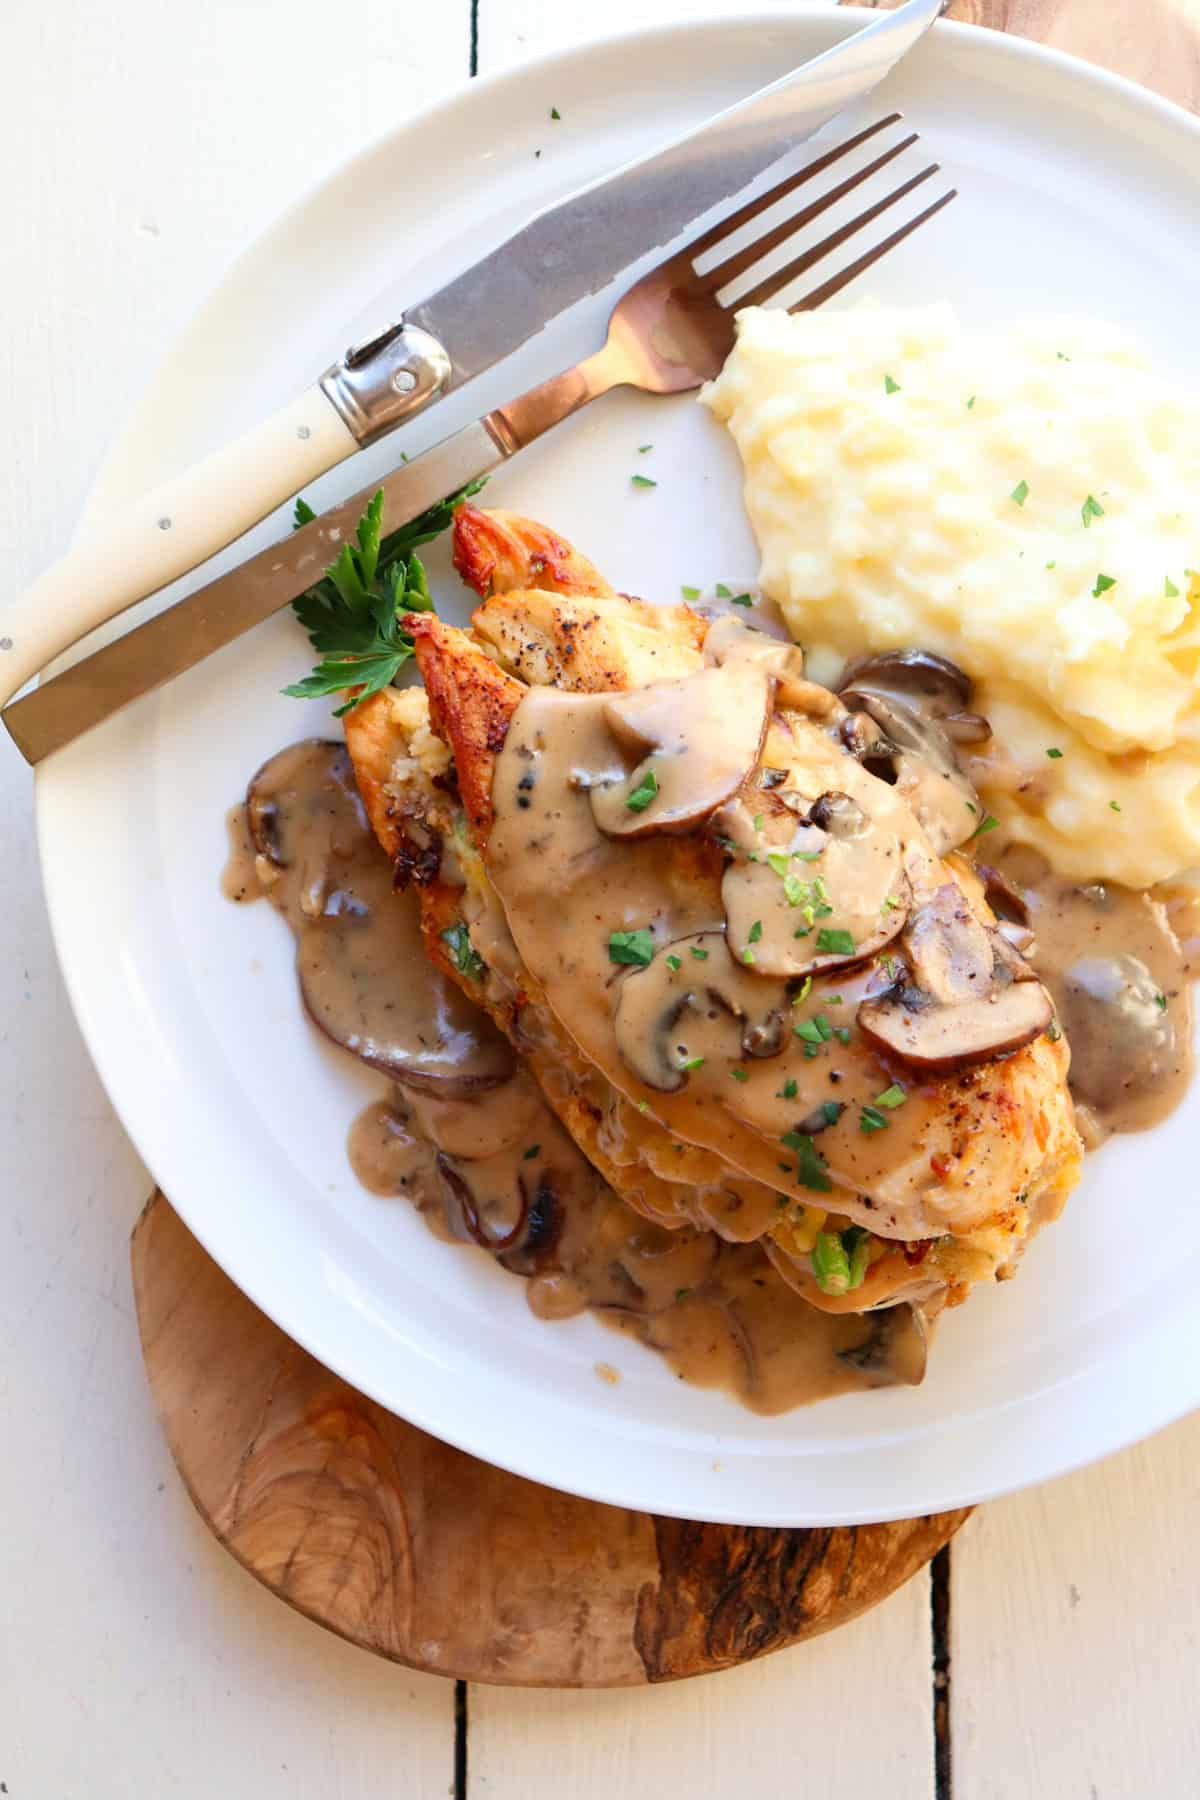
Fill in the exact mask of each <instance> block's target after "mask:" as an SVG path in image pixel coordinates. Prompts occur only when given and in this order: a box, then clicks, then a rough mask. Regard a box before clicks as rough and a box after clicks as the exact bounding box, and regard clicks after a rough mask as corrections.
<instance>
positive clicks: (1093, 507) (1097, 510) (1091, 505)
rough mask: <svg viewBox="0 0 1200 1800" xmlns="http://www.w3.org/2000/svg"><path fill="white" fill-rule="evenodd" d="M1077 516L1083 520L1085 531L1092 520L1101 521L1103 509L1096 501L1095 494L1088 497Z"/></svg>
mask: <svg viewBox="0 0 1200 1800" xmlns="http://www.w3.org/2000/svg"><path fill="white" fill-rule="evenodd" d="M1079 515H1080V517H1081V518H1082V520H1083V526H1084V530H1085V531H1086V530H1087V528H1088V526H1089V525H1090V524H1091V522H1092V520H1093V519H1102V518H1103V517H1104V508H1103V507H1102V506H1101V504H1100V502H1099V501H1098V500H1097V498H1096V496H1095V494H1089V495H1088V497H1087V499H1086V500H1085V501H1084V503H1083V505H1082V506H1081V507H1080V509H1079Z"/></svg>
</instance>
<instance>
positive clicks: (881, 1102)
mask: <svg viewBox="0 0 1200 1800" xmlns="http://www.w3.org/2000/svg"><path fill="white" fill-rule="evenodd" d="M907 1099H908V1095H907V1094H906V1093H905V1091H904V1089H903V1088H902V1087H901V1086H900V1083H899V1082H898V1081H893V1083H892V1085H891V1087H886V1088H884V1090H883V1092H882V1094H876V1096H875V1104H876V1106H886V1107H887V1109H888V1111H889V1112H894V1111H895V1109H896V1107H898V1106H903V1105H904V1102H905V1101H906V1100H907Z"/></svg>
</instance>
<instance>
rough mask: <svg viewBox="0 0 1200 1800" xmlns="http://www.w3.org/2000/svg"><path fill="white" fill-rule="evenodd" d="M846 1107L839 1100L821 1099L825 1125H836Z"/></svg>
mask: <svg viewBox="0 0 1200 1800" xmlns="http://www.w3.org/2000/svg"><path fill="white" fill-rule="evenodd" d="M845 1110H846V1108H845V1106H844V1105H843V1104H842V1102H841V1101H840V1100H822V1102H821V1111H822V1112H823V1113H824V1114H825V1123H826V1124H827V1125H836V1124H837V1122H838V1120H839V1119H840V1118H841V1116H842V1114H843V1113H844V1112H845Z"/></svg>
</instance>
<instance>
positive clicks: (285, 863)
mask: <svg viewBox="0 0 1200 1800" xmlns="http://www.w3.org/2000/svg"><path fill="white" fill-rule="evenodd" d="M229 829H230V841H231V856H230V860H229V864H228V865H227V868H226V871H225V877H224V880H223V883H222V886H223V890H224V892H225V893H226V895H228V896H229V897H230V898H231V899H235V900H239V901H243V902H244V901H246V900H250V899H257V898H258V896H259V895H260V894H264V893H265V894H266V895H267V897H268V898H269V900H270V901H271V904H272V905H273V906H274V907H275V908H276V909H277V910H278V911H279V912H281V913H282V914H283V916H284V918H285V919H286V920H287V922H288V924H289V925H290V926H291V928H292V932H293V935H294V936H295V939H296V973H297V976H298V977H299V981H300V993H301V997H302V999H303V1001H304V1006H305V1010H306V1011H307V1012H308V1015H309V1017H310V1018H311V1019H312V1021H313V1023H314V1025H316V1026H317V1027H318V1028H319V1029H320V1030H321V1031H323V1032H324V1033H325V1034H326V1036H327V1037H330V1038H332V1039H333V1041H334V1043H336V1044H341V1045H342V1046H343V1048H344V1049H347V1050H349V1051H351V1052H352V1053H353V1054H354V1055H355V1056H358V1057H360V1058H361V1059H362V1061H363V1062H366V1063H370V1065H371V1067H372V1068H376V1069H379V1070H380V1071H381V1072H382V1073H383V1074H385V1075H393V1076H395V1075H399V1074H403V1075H404V1077H405V1079H406V1080H408V1081H410V1082H414V1081H422V1082H429V1083H441V1084H445V1083H450V1084H451V1085H452V1086H453V1087H454V1088H455V1091H456V1092H465V1091H470V1090H473V1089H475V1088H477V1087H487V1086H490V1085H492V1084H494V1083H496V1082H499V1081H505V1080H507V1079H508V1077H509V1075H510V1074H511V1073H512V1069H513V1064H514V1057H513V1052H512V1049H511V1047H510V1046H509V1044H508V1043H507V1041H506V1040H505V1039H504V1038H503V1037H502V1036H501V1034H500V1033H499V1031H497V1029H496V1028H495V1027H494V1026H493V1025H492V1024H491V1023H490V1022H489V1021H486V1020H484V1021H481V1018H480V1014H479V1013H478V1011H477V1009H476V1008H475V1007H473V1006H472V1005H471V1003H470V1001H469V1000H467V999H466V998H465V997H464V995H463V994H462V993H461V992H460V990H459V989H458V988H457V987H456V986H454V984H453V983H452V982H450V981H449V980H447V979H446V977H445V976H443V975H442V974H440V973H439V971H438V970H437V969H435V968H434V967H433V965H432V963H430V961H429V959H428V958H427V957H426V956H425V954H424V951H423V949H422V947H421V932H420V918H419V913H418V909H417V905H416V900H415V897H414V898H412V899H409V900H405V899H402V898H400V897H397V896H394V895H393V891H392V873H391V869H390V867H389V865H388V862H387V859H386V857H384V856H383V855H382V854H381V852H380V851H379V848H378V845H377V844H376V842H375V838H374V836H373V835H372V833H371V829H370V826H369V824H368V822H367V817H366V814H365V812H364V810H363V805H362V801H361V799H360V798H359V793H358V789H357V787H356V786H355V781H354V771H353V768H352V767H351V764H350V758H349V756H348V754H347V752H346V748H345V746H344V745H342V744H336V743H327V742H324V741H323V740H321V739H317V738H312V739H307V740H305V741H304V742H302V743H299V744H292V745H291V746H289V748H288V749H286V750H281V751H280V752H279V754H278V755H277V756H273V757H272V758H271V759H270V761H269V762H267V763H265V764H264V765H263V767H262V768H261V769H260V770H259V771H258V773H257V775H255V777H254V779H253V780H252V781H251V783H250V786H249V789H248V790H247V797H246V802H245V804H244V806H242V807H238V808H235V809H234V812H233V813H232V814H231V815H230V826H229Z"/></svg>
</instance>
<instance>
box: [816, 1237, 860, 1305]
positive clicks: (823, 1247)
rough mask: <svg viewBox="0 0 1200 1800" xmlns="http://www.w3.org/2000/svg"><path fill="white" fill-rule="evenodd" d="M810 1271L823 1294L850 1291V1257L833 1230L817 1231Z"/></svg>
mask: <svg viewBox="0 0 1200 1800" xmlns="http://www.w3.org/2000/svg"><path fill="white" fill-rule="evenodd" d="M809 1260H810V1262H811V1264H812V1272H813V1275H814V1277H815V1279H816V1283H817V1286H818V1287H819V1288H820V1290H821V1292H822V1293H823V1294H846V1293H849V1291H850V1258H849V1257H848V1256H847V1255H846V1250H845V1246H844V1245H843V1243H842V1240H841V1238H840V1237H839V1236H838V1235H837V1233H836V1232H834V1231H819V1232H818V1233H817V1241H816V1243H815V1244H814V1245H813V1247H812V1254H811V1256H810V1259H809Z"/></svg>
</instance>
